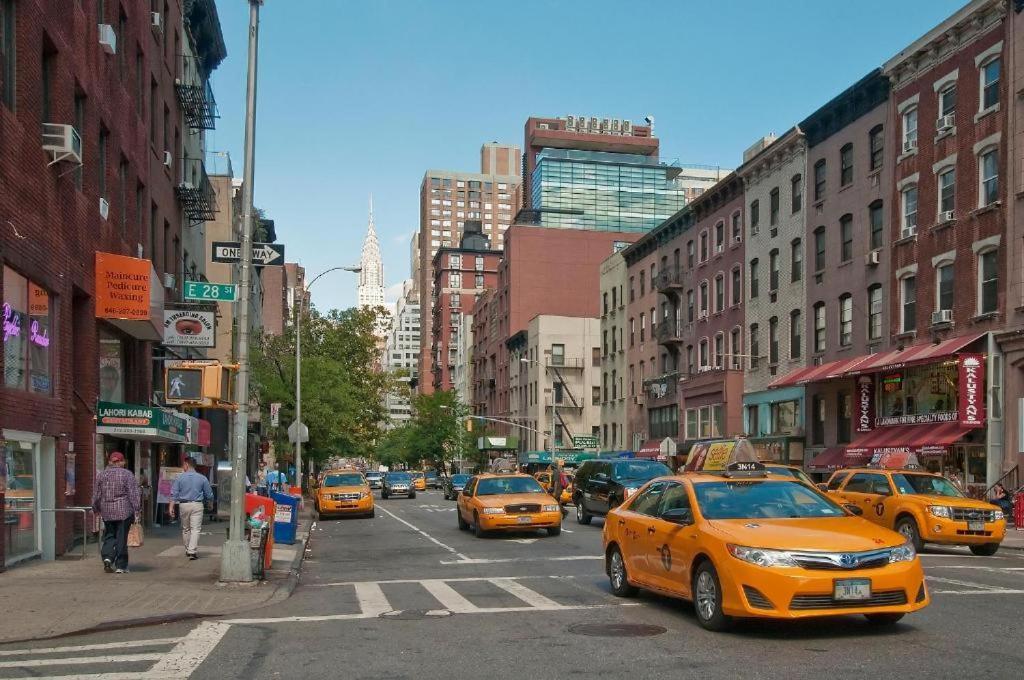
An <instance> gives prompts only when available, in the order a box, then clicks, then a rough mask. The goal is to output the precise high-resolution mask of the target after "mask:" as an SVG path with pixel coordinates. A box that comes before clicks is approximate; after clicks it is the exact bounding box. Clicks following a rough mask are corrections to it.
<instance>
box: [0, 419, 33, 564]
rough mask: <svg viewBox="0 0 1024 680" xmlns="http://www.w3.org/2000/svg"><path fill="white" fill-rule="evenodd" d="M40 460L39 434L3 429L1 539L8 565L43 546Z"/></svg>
mask: <svg viewBox="0 0 1024 680" xmlns="http://www.w3.org/2000/svg"><path fill="white" fill-rule="evenodd" d="M39 462H40V461H39V437H33V436H19V435H18V434H17V433H13V432H9V431H4V437H3V468H4V471H5V472H6V480H7V491H6V495H5V499H4V525H3V541H4V556H5V564H7V565H11V564H14V563H15V562H20V561H22V560H25V559H28V558H30V557H35V556H37V555H39V553H40V551H41V549H42V546H41V541H40V535H41V534H40V531H41V527H40V523H39V519H40V512H39V508H40V498H39V489H40V478H39V470H40V465H39Z"/></svg>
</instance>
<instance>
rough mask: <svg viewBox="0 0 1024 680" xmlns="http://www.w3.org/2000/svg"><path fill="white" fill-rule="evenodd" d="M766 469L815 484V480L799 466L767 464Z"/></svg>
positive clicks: (775, 473)
mask: <svg viewBox="0 0 1024 680" xmlns="http://www.w3.org/2000/svg"><path fill="white" fill-rule="evenodd" d="M764 467H765V469H766V470H767V471H768V472H770V473H772V474H773V475H782V476H784V477H792V478H793V479H799V480H800V481H801V482H803V483H805V484H810V485H811V486H814V482H812V481H811V478H810V477H808V476H807V473H806V472H804V471H803V470H799V469H797V468H791V467H787V466H785V465H765V466H764Z"/></svg>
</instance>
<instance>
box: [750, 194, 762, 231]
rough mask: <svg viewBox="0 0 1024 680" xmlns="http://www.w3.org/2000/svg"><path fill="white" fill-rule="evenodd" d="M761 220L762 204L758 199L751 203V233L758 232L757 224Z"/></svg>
mask: <svg viewBox="0 0 1024 680" xmlns="http://www.w3.org/2000/svg"><path fill="white" fill-rule="evenodd" d="M760 220H761V204H760V203H759V202H758V201H751V203H750V235H751V236H754V235H755V234H757V225H758V222H759V221H760Z"/></svg>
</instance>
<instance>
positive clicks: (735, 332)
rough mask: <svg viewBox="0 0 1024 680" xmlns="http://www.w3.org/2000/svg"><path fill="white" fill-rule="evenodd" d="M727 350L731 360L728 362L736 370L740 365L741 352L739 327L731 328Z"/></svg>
mask: <svg viewBox="0 0 1024 680" xmlns="http://www.w3.org/2000/svg"><path fill="white" fill-rule="evenodd" d="M729 351H730V352H731V354H732V361H730V362H729V364H730V365H731V366H732V367H733V369H734V370H738V369H739V367H740V354H742V353H743V347H742V346H741V341H740V329H739V328H733V329H732V333H730V334H729Z"/></svg>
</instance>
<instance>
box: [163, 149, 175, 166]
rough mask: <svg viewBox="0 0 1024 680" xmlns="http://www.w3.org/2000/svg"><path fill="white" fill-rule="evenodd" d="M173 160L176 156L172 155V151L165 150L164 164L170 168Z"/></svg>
mask: <svg viewBox="0 0 1024 680" xmlns="http://www.w3.org/2000/svg"><path fill="white" fill-rule="evenodd" d="M173 162H174V158H173V157H172V156H171V152H170V151H164V165H166V166H167V167H168V168H169V167H171V164H172V163H173Z"/></svg>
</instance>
